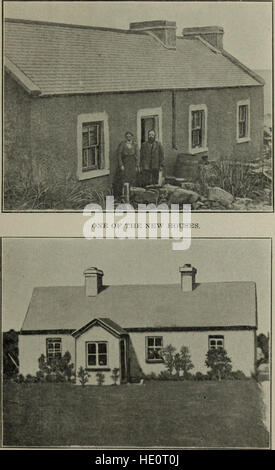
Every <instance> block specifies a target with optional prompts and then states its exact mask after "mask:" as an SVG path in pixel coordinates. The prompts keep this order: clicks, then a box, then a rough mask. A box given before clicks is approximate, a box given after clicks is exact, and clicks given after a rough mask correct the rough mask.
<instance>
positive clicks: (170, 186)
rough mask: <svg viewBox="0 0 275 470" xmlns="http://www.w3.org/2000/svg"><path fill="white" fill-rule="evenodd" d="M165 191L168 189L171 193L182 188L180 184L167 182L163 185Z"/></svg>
mask: <svg viewBox="0 0 275 470" xmlns="http://www.w3.org/2000/svg"><path fill="white" fill-rule="evenodd" d="M162 188H163V189H164V190H165V191H167V193H168V194H171V193H173V192H174V191H176V190H178V189H180V188H179V187H178V186H175V185H173V184H165V185H164V186H163V187H162Z"/></svg>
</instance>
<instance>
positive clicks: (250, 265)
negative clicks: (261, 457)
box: [2, 238, 272, 449]
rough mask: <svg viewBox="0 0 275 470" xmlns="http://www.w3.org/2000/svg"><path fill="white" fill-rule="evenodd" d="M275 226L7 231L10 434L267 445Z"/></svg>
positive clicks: (10, 443) (15, 440)
mask: <svg viewBox="0 0 275 470" xmlns="http://www.w3.org/2000/svg"><path fill="white" fill-rule="evenodd" d="M271 261H272V259H271V240H270V239H267V238H238V239H237V238H234V239H233V238H215V239H214V238H209V239H207V238H194V239H192V240H191V246H190V248H189V249H188V250H183V251H174V250H173V245H172V241H169V240H86V239H83V238H4V239H2V293H3V296H2V299H3V300H2V332H3V333H2V334H3V337H2V344H3V399H2V403H3V446H4V447H13V448H16V447H24V448H33V447H43V448H48V447H49V448H52V447H69V446H76V447H90V448H91V447H96V448H100V447H101V448H116V447H118V448H122V447H123V448H125V447H126V448H127V447H128V448H148V447H149V448H150V447H154V448H191V449H192V448H195V449H196V448H206V449H208V448H269V447H270V432H269V431H270V388H271V387H270V372H269V371H270V358H269V356H270V355H269V351H270V332H271V325H270V321H271Z"/></svg>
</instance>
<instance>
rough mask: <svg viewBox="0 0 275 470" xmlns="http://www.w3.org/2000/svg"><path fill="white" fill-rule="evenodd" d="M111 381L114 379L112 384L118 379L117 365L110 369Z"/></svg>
mask: <svg viewBox="0 0 275 470" xmlns="http://www.w3.org/2000/svg"><path fill="white" fill-rule="evenodd" d="M111 377H112V379H113V381H114V385H116V384H117V381H118V379H119V369H118V367H115V368H114V369H113V370H112V375H111Z"/></svg>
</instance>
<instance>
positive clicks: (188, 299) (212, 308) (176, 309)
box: [22, 282, 257, 331]
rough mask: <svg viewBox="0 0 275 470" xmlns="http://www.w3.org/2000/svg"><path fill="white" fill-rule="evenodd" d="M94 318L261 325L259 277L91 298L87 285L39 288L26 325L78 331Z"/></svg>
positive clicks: (126, 324) (110, 291)
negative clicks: (86, 291)
mask: <svg viewBox="0 0 275 470" xmlns="http://www.w3.org/2000/svg"><path fill="white" fill-rule="evenodd" d="M94 318H104V319H106V318H109V319H110V320H111V321H112V322H115V323H116V324H117V325H119V326H120V327H121V328H123V329H126V330H127V329H132V328H158V327H160V328H167V327H168V328H175V327H181V328H184V327H186V328H197V327H228V326H231V327H232V326H249V327H256V325H257V318H256V285H255V283H254V282H210V283H203V284H196V287H195V289H194V290H193V291H192V292H182V291H181V288H180V285H178V284H177V285H174V284H170V285H124V286H109V287H105V288H104V289H103V290H102V291H101V292H100V293H99V294H98V295H97V296H96V297H87V296H86V295H85V289H84V287H36V288H35V289H34V290H33V294H32V298H31V301H30V305H29V308H28V311H27V315H26V318H25V320H24V323H23V326H22V330H40V331H41V330H55V329H58V330H59V329H60V330H61V329H69V330H76V329H79V328H81V327H83V326H84V325H86V324H87V323H88V322H89V321H91V320H93V319H94Z"/></svg>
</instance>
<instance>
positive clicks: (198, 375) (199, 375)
mask: <svg viewBox="0 0 275 470" xmlns="http://www.w3.org/2000/svg"><path fill="white" fill-rule="evenodd" d="M193 379H194V380H198V381H201V380H209V375H208V374H203V373H202V372H196V373H195V374H194V375H193Z"/></svg>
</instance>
